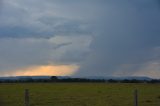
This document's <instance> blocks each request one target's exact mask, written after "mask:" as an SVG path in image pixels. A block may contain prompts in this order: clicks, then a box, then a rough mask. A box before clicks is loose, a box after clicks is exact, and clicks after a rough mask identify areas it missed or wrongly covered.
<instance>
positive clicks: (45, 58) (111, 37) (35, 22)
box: [0, 0, 160, 78]
mask: <svg viewBox="0 0 160 106" xmlns="http://www.w3.org/2000/svg"><path fill="white" fill-rule="evenodd" d="M20 75H23V76H26V75H57V76H70V75H72V76H148V77H152V78H160V1H159V0H0V76H20Z"/></svg>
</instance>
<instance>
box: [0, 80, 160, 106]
mask: <svg viewBox="0 0 160 106" xmlns="http://www.w3.org/2000/svg"><path fill="white" fill-rule="evenodd" d="M25 89H29V92H30V94H29V95H30V106H133V104H134V102H133V101H134V99H133V98H134V96H133V92H134V90H135V89H138V102H139V106H160V84H125V83H116V84H112V83H6V84H0V106H24V90H25Z"/></svg>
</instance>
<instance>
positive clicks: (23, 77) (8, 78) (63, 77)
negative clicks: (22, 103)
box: [0, 76, 152, 81]
mask: <svg viewBox="0 0 160 106" xmlns="http://www.w3.org/2000/svg"><path fill="white" fill-rule="evenodd" d="M50 77H51V76H14V77H12V76H11V77H0V80H20V79H50ZM57 77H58V79H66V78H86V79H104V80H109V79H114V80H124V79H127V80H132V79H136V80H147V81H150V80H152V78H149V77H145V76H124V77H115V76H86V77H72V76H57Z"/></svg>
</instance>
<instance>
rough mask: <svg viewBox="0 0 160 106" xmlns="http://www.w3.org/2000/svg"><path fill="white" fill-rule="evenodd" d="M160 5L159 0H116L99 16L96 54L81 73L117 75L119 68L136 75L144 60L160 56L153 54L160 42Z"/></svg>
mask: <svg viewBox="0 0 160 106" xmlns="http://www.w3.org/2000/svg"><path fill="white" fill-rule="evenodd" d="M149 3H151V5H150V4H149ZM153 4H154V5H153ZM106 5H107V4H106ZM156 5H157V4H156V2H155V1H152V2H150V1H143V2H139V1H136V2H134V3H133V2H129V1H128V2H127V1H125V3H124V2H123V1H121V4H118V3H117V2H114V1H113V2H112V5H111V8H112V9H110V8H108V9H110V10H109V11H107V12H108V13H107V12H103V13H102V17H101V16H99V19H100V21H98V23H97V26H98V27H97V26H95V27H94V28H96V29H97V30H96V31H98V32H99V33H98V34H99V35H97V36H96V37H95V39H94V41H93V42H92V45H91V48H92V54H91V55H90V57H88V58H87V61H86V62H84V63H82V66H81V69H80V71H79V72H78V73H77V75H101V76H104V75H115V73H117V72H118V71H119V70H121V72H122V75H133V74H134V73H136V72H137V71H139V69H141V68H143V67H144V64H146V63H148V62H150V61H152V62H157V60H160V58H158V57H157V59H156V60H154V58H153V55H154V54H156V52H155V51H154V48H156V47H159V46H160V42H159V40H160V36H159V35H160V10H159V9H158V8H157V7H156ZM114 6H115V7H114ZM113 7H114V8H113ZM106 10H107V8H106ZM94 30H95V29H94ZM95 33H97V32H95ZM125 65H126V66H127V65H128V68H124V67H123V66H125ZM129 65H130V66H129ZM145 67H146V66H145ZM123 71H125V72H126V73H127V74H123ZM150 71H154V69H153V70H150ZM144 75H145V72H144Z"/></svg>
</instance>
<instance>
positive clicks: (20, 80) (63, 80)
mask: <svg viewBox="0 0 160 106" xmlns="http://www.w3.org/2000/svg"><path fill="white" fill-rule="evenodd" d="M23 82H26V83H27V82H30V83H32V82H102V83H160V79H152V80H137V79H130V80H129V79H123V80H118V79H117V80H116V79H108V80H105V79H87V78H58V77H57V76H51V77H50V78H48V79H42V78H40V79H33V78H31V77H26V78H19V79H16V80H12V79H0V83H23Z"/></svg>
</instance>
